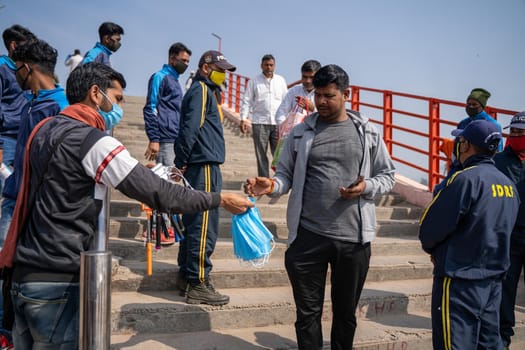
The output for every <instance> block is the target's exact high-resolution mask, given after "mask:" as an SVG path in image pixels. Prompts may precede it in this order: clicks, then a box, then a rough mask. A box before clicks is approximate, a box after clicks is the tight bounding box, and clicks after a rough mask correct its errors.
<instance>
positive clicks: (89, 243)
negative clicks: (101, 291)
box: [0, 63, 252, 350]
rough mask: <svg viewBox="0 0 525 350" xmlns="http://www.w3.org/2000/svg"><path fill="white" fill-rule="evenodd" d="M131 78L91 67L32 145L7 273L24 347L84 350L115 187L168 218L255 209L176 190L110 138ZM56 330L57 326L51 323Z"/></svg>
mask: <svg viewBox="0 0 525 350" xmlns="http://www.w3.org/2000/svg"><path fill="white" fill-rule="evenodd" d="M125 86H126V82H125V80H124V77H123V76H122V75H121V74H120V73H118V72H116V71H114V70H113V69H112V68H110V67H108V66H106V65H104V64H100V63H89V64H86V65H83V66H81V67H78V68H77V69H75V70H74V71H73V72H72V73H71V75H70V76H69V78H68V81H67V98H68V100H69V102H70V104H71V105H70V106H69V107H67V108H65V109H64V110H63V111H62V112H61V114H59V115H58V116H55V117H53V118H48V119H45V120H43V121H42V122H41V123H39V124H38V125H37V126H36V127H35V129H34V130H33V132H32V133H31V135H30V137H29V139H28V141H27V150H26V155H25V160H24V161H25V163H24V174H23V179H22V187H21V189H20V193H19V196H18V199H17V202H16V207H15V212H14V214H13V221H12V224H11V226H10V229H9V233H8V235H7V239H6V242H5V245H4V248H3V249H2V251H1V252H0V267H2V268H5V267H13V275H12V288H11V294H12V296H13V299H12V300H13V306H14V313H15V329H14V332H13V337H14V342H15V347H16V348H21V349H32V348H49V349H51V348H53V349H64V350H65V349H77V348H78V328H79V277H80V254H81V252H83V251H87V250H91V249H93V244H94V240H95V235H96V234H97V216H98V214H99V213H100V210H101V207H102V198H103V197H104V194H105V192H106V187H107V186H111V187H114V188H116V189H118V190H119V191H121V192H122V193H124V194H125V195H127V196H128V197H130V198H134V199H136V200H138V201H140V202H143V203H145V204H147V205H148V206H149V207H150V208H153V209H156V210H160V211H162V212H176V213H194V212H198V211H204V210H209V209H213V208H217V207H219V206H223V207H224V208H225V209H226V210H228V211H230V212H232V213H241V212H244V211H245V210H246V208H247V207H249V206H252V204H251V202H250V201H249V200H248V199H247V198H244V197H242V196H239V195H236V194H231V193H217V192H212V193H206V192H201V191H195V190H190V189H187V188H184V187H182V186H178V185H177V184H172V183H170V182H168V181H166V180H163V179H161V178H160V177H158V176H157V175H155V174H154V173H153V172H152V171H151V170H149V169H148V168H146V167H145V166H143V165H141V164H140V163H139V162H138V161H137V160H136V159H135V158H133V157H131V155H130V154H129V152H128V151H127V150H126V148H125V147H124V146H123V145H122V144H121V143H120V142H119V141H118V140H116V139H115V138H113V137H111V136H109V135H108V134H107V133H106V132H105V131H106V124H107V122H106V119H105V118H106V117H107V114H108V113H109V112H110V111H114V112H115V113H113V115H120V116H121V117H122V114H123V113H122V109H121V108H120V105H121V104H122V102H123V99H124V96H123V88H125ZM52 321H53V322H52Z"/></svg>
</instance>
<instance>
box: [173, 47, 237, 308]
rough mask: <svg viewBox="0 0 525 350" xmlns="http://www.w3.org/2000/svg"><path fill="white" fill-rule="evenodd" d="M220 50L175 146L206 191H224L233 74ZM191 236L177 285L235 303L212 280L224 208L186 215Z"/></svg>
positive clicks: (210, 55) (206, 59)
mask: <svg viewBox="0 0 525 350" xmlns="http://www.w3.org/2000/svg"><path fill="white" fill-rule="evenodd" d="M234 70H235V66H233V65H231V64H230V63H229V62H228V61H227V60H226V57H224V55H223V54H222V53H220V52H219V51H213V50H212V51H206V52H205V53H204V54H203V55H202V56H201V58H200V60H199V71H198V72H197V75H196V76H195V80H194V81H193V84H192V85H191V87H190V89H189V90H188V91H187V92H186V94H185V95H184V98H183V100H182V113H181V120H180V129H179V136H178V138H177V142H176V144H175V166H176V167H177V168H179V169H180V170H181V171H183V172H184V174H185V175H184V176H185V177H186V179H187V180H188V181H189V183H190V185H191V186H192V187H193V188H195V189H199V190H202V191H206V192H214V191H220V190H221V188H222V175H221V169H220V167H219V166H220V165H221V164H222V163H224V157H225V146H224V136H223V131H222V111H221V106H220V101H221V85H222V84H223V83H224V81H225V79H226V71H231V72H233V71H234ZM182 220H183V222H184V225H185V226H186V239H185V240H184V241H182V242H181V246H180V249H179V256H178V263H179V268H180V270H179V275H178V280H177V286H179V288H181V292H182V294H185V295H186V302H188V303H191V304H200V303H205V304H211V305H224V304H227V303H228V302H229V301H230V298H229V297H228V296H226V295H222V294H220V293H219V292H217V291H216V290H215V289H214V288H213V286H212V285H211V283H210V281H209V274H210V271H211V269H212V267H213V265H212V262H211V260H210V257H211V255H212V254H213V251H214V249H215V243H216V242H217V237H218V235H219V211H218V210H216V209H214V210H210V211H206V212H203V213H197V214H192V215H184V216H183V219H182Z"/></svg>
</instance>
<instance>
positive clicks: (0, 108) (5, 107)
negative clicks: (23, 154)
mask: <svg viewBox="0 0 525 350" xmlns="http://www.w3.org/2000/svg"><path fill="white" fill-rule="evenodd" d="M2 37H3V40H4V44H5V47H6V49H7V52H8V54H7V55H3V56H0V166H1V165H2V163H3V164H5V165H7V166H9V167H11V166H12V165H13V160H14V157H15V144H16V135H17V134H18V126H19V123H20V112H21V111H22V107H23V106H24V104H25V103H26V102H27V101H26V99H25V97H24V91H23V90H26V89H27V88H28V87H27V86H22V88H21V87H20V85H19V84H18V83H17V82H16V79H15V71H16V65H15V62H14V61H13V60H12V55H13V52H14V51H15V49H16V47H17V46H18V45H20V44H22V43H24V42H26V41H28V40H30V39H35V35H34V34H33V33H31V31H30V30H29V29H27V28H24V27H22V26H20V25H18V24H15V25H13V26H12V27H9V28H7V29H6V30H4V32H3V34H2ZM22 85H24V84H22ZM1 190H2V185H0V191H1Z"/></svg>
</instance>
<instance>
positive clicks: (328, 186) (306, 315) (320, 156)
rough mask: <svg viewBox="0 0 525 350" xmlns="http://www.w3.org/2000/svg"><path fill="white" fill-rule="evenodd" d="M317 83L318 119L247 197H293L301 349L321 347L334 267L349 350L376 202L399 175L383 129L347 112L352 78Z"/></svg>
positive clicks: (331, 69)
mask: <svg viewBox="0 0 525 350" xmlns="http://www.w3.org/2000/svg"><path fill="white" fill-rule="evenodd" d="M313 84H314V87H315V105H316V108H317V111H318V112H317V113H313V114H311V115H310V116H308V117H307V118H306V119H305V121H304V123H302V124H299V125H298V126H296V127H295V128H294V129H293V130H292V132H291V134H290V135H289V136H288V138H287V141H286V143H285V145H284V147H283V150H282V152H281V155H280V159H279V163H278V165H277V171H276V173H275V176H274V177H273V178H271V179H270V178H265V177H257V178H252V179H248V180H247V181H246V184H245V192H246V193H248V194H249V195H254V196H259V195H263V194H267V195H269V196H271V197H278V196H280V195H282V194H285V193H287V192H288V191H290V190H291V194H290V199H289V202H288V210H287V223H288V229H289V235H288V243H289V248H288V250H287V251H286V255H285V264H286V270H287V272H288V277H289V279H290V282H291V284H292V288H293V294H294V299H295V304H296V307H297V322H296V323H295V329H296V335H297V342H298V346H299V349H300V350H304V349H322V347H323V336H322V328H321V316H322V310H323V301H324V294H325V285H326V276H327V270H328V265H330V268H331V284H332V293H331V295H332V310H333V311H332V312H333V321H332V331H331V337H330V339H331V343H332V349H351V348H352V343H353V339H354V334H355V328H356V325H357V323H356V322H357V321H356V317H355V309H356V307H357V303H358V302H359V297H360V295H361V291H362V290H363V286H364V282H365V278H366V274H367V272H368V267H369V262H370V253H371V251H370V242H371V241H372V240H373V239H374V237H375V226H376V219H375V218H376V216H375V203H374V197H375V196H376V195H381V194H385V193H387V192H389V191H390V190H391V189H392V187H393V186H394V170H395V169H394V165H393V163H392V160H391V158H390V156H389V154H388V152H387V149H386V146H385V144H384V142H383V140H382V138H381V135H380V134H379V132H378V131H377V129H376V128H375V127H374V126H372V125H371V123H369V121H368V119H366V118H365V117H363V116H362V115H361V114H360V113H358V112H354V111H350V110H346V108H345V104H346V101H347V100H348V98H349V95H350V89H349V86H348V85H349V78H348V75H347V73H346V72H345V71H344V70H343V69H342V68H341V67H339V66H337V65H328V66H324V67H322V68H321V69H320V70H319V71H318V72H317V73H316V74H315V76H314V80H313Z"/></svg>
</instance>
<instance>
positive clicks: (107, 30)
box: [98, 22, 124, 41]
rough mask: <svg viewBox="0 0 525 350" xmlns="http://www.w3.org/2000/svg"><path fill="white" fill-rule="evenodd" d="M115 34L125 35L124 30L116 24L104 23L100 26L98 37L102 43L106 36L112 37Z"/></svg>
mask: <svg viewBox="0 0 525 350" xmlns="http://www.w3.org/2000/svg"><path fill="white" fill-rule="evenodd" d="M115 34H121V35H123V34H124V29H123V28H122V27H121V26H119V25H118V24H116V23H113V22H104V23H102V24H101V25H100V27H98V36H99V38H100V40H101V41H102V38H103V37H104V36H106V35H109V36H112V35H115Z"/></svg>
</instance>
